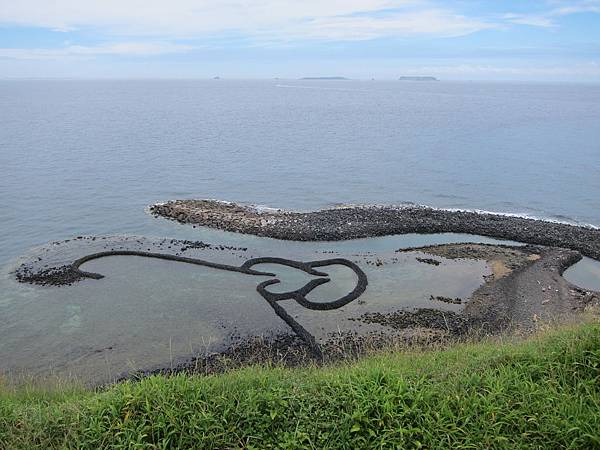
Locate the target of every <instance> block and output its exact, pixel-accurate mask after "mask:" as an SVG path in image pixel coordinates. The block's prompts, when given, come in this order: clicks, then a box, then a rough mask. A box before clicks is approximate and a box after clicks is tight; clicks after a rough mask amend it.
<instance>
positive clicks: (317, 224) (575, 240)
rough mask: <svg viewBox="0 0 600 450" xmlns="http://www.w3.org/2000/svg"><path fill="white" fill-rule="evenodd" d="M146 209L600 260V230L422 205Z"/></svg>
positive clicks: (331, 234)
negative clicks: (473, 237)
mask: <svg viewBox="0 0 600 450" xmlns="http://www.w3.org/2000/svg"><path fill="white" fill-rule="evenodd" d="M149 210H150V212H151V213H152V214H154V215H156V216H160V217H165V218H168V219H172V220H176V221H178V222H180V223H189V224H195V225H201V226H206V227H211V228H217V229H221V230H225V231H233V232H238V233H245V234H253V235H256V236H264V237H271V238H276V239H284V240H295V241H337V240H346V239H356V238H366V237H374V236H385V235H393V234H407V233H419V234H433V233H466V234H477V235H481V236H489V237H493V238H498V239H508V240H513V241H519V242H523V243H527V244H534V245H545V246H549V247H561V248H568V249H571V250H576V251H579V252H581V253H582V254H583V255H584V256H588V257H590V258H593V259H598V260H600V229H596V228H592V227H583V226H576V225H569V224H564V223H555V222H549V221H543V220H537V219H529V218H523V217H515V216H506V215H501V214H491V213H489V214H488V213H478V212H472V211H450V210H441V209H434V208H429V207H424V206H351V207H342V208H333V209H323V210H319V211H312V212H293V211H282V210H265V211H263V210H259V209H257V208H253V207H249V206H244V205H239V204H235V203H227V202H220V201H215V200H173V201H169V202H166V203H158V204H155V205H152V206H150V208H149Z"/></svg>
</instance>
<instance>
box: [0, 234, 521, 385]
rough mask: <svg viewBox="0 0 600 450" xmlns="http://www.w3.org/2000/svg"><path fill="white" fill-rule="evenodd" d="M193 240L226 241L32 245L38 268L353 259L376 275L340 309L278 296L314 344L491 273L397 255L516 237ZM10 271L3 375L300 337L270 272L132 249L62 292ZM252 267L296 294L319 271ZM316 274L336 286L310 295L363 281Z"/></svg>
mask: <svg viewBox="0 0 600 450" xmlns="http://www.w3.org/2000/svg"><path fill="white" fill-rule="evenodd" d="M197 237H198V239H205V240H206V241H209V242H213V243H218V244H224V245H225V244H227V245H228V246H227V247H221V246H218V245H217V246H212V247H209V248H195V247H193V246H192V247H189V248H185V249H183V247H187V246H186V245H182V244H181V243H180V242H179V243H173V241H169V240H156V239H150V238H140V237H116V238H104V239H103V238H97V239H82V240H72V241H70V242H65V243H60V244H50V245H48V246H44V247H42V248H40V249H37V250H35V251H32V253H31V254H30V255H27V257H26V259H27V260H28V261H36V262H37V263H38V264H40V265H41V266H42V267H43V266H45V265H52V264H60V263H69V262H72V261H73V260H74V259H76V258H78V257H81V256H83V255H85V254H90V253H95V252H98V251H102V249H103V248H107V246H108V247H120V248H122V249H144V250H157V251H162V252H168V253H172V254H177V253H179V254H183V255H185V256H187V257H191V258H201V259H203V260H208V261H213V262H219V263H222V264H230V265H236V266H239V265H241V264H242V263H243V262H244V261H246V260H248V259H250V258H254V257H261V256H277V257H285V258H289V259H295V260H299V261H313V260H321V259H329V258H346V259H348V260H351V261H353V262H355V263H356V264H358V265H359V267H360V268H361V269H362V270H363V271H364V272H365V273H366V275H367V278H368V281H369V284H368V287H367V289H366V291H365V292H364V293H363V294H362V295H361V296H360V297H359V298H358V299H356V300H354V301H353V302H351V303H349V304H347V305H345V306H344V307H342V308H339V309H335V310H332V311H315V310H309V309H306V308H304V307H303V306H301V305H299V304H298V303H297V302H295V301H294V300H286V301H282V302H280V303H281V306H283V307H284V308H285V310H286V311H287V313H288V314H290V315H291V316H292V317H294V319H295V320H296V321H297V322H298V323H300V324H301V325H302V326H303V327H304V328H305V329H306V330H307V331H308V332H309V333H311V334H312V335H313V336H314V337H315V339H316V340H317V341H318V342H323V341H324V340H326V339H327V338H328V336H330V335H332V334H335V333H340V332H345V331H352V332H355V333H359V334H360V333H364V332H367V331H369V330H373V329H378V328H381V326H379V325H368V326H367V325H366V324H363V325H359V324H358V323H357V322H356V321H353V320H350V319H356V318H358V317H360V316H361V315H362V314H364V313H371V312H381V313H386V312H392V311H397V310H413V309H415V308H436V309H440V310H447V311H459V310H460V309H461V308H463V307H464V304H447V303H443V302H439V301H436V300H432V299H431V298H432V296H433V297H434V298H435V297H436V296H443V297H450V298H461V299H463V300H467V299H468V298H469V296H470V295H471V294H472V293H473V291H475V290H476V289H477V288H478V287H479V286H481V285H482V284H483V282H484V281H485V280H484V277H487V276H489V275H490V273H491V269H490V267H488V265H487V263H486V262H485V261H481V260H465V259H463V260H461V259H453V260H449V259H445V258H442V257H438V256H436V257H434V258H435V259H436V260H438V261H439V262H440V264H439V265H431V264H426V263H423V262H420V261H418V260H417V258H418V257H424V256H425V255H424V254H422V253H420V252H417V251H412V252H397V251H396V250H398V249H401V248H409V247H418V246H424V245H432V244H442V243H461V242H479V243H492V244H512V245H514V244H515V243H514V242H507V241H498V240H495V239H489V238H485V237H480V236H472V235H459V234H439V235H402V236H388V237H378V238H369V239H358V240H351V241H339V242H283V241H276V240H273V239H267V238H258V237H252V236H240V235H233V234H231V233H224V232H210V231H207V232H206V235H205V234H203V233H200V234H199V235H198V236H197ZM216 237H219V238H220V239H218V240H217V239H214V238H216ZM211 238H213V239H211ZM227 238H229V239H227ZM429 257H430V256H429ZM38 258H39V262H38ZM22 261H23V260H21V261H18V262H17V263H20V262H22ZM14 268H15V266H14V265H13V266H12V267H10V268H7V269H6V270H5V271H4V272H3V277H2V280H0V288H1V289H2V291H3V296H2V298H1V299H0V313H1V314H2V317H3V319H4V320H3V325H2V326H0V361H1V364H2V365H1V371H2V372H3V373H4V374H5V375H8V376H10V377H15V378H17V379H18V378H19V377H21V376H23V375H27V376H40V377H43V376H48V375H58V376H60V377H73V378H76V379H79V380H81V381H83V382H85V383H102V382H108V381H111V380H113V379H115V378H117V377H119V376H123V375H125V374H127V373H131V372H133V371H137V370H150V369H153V368H159V367H162V368H164V367H169V366H170V365H175V364H177V363H178V362H181V361H183V360H186V359H188V358H190V357H192V356H204V355H208V354H211V353H213V352H220V351H223V350H225V349H226V348H227V347H228V346H230V345H231V344H232V343H234V342H236V341H237V340H239V339H244V338H248V337H252V336H273V335H277V334H282V333H292V331H291V329H290V328H289V327H288V325H287V324H286V323H285V322H284V321H283V320H282V319H281V318H280V317H279V316H277V315H276V314H275V312H274V310H273V308H272V307H271V306H270V305H269V303H268V302H267V301H266V300H265V299H263V298H262V297H261V296H260V295H259V294H258V292H257V291H256V287H257V285H258V284H259V283H261V282H262V281H265V279H267V278H266V277H263V276H253V275H248V274H242V273H236V272H226V271H223V270H218V269H214V268H209V267H200V266H194V265H190V264H185V263H181V262H173V261H164V260H156V259H149V258H141V257H136V256H110V257H105V258H101V259H97V260H93V261H90V262H87V263H85V264H83V265H82V266H81V269H82V270H85V271H90V272H98V273H101V274H102V275H104V276H105V278H103V279H100V280H92V279H84V280H81V281H79V282H76V283H74V284H73V285H71V286H59V287H56V286H35V285H29V284H23V283H18V282H17V281H16V280H15V277H14V273H12V270H14ZM255 268H256V269H257V270H264V271H269V272H273V273H276V274H277V277H278V278H279V279H280V280H281V283H279V284H276V285H271V286H269V287H268V289H269V290H270V291H271V292H285V291H290V290H294V289H297V288H299V287H301V286H303V285H304V284H306V283H307V282H308V281H310V279H311V278H314V277H312V276H310V275H308V274H306V273H304V272H302V271H300V270H298V269H294V268H290V267H285V266H281V265H278V264H261V265H257V266H256V267H255ZM319 270H322V271H323V272H326V273H327V274H328V275H329V277H330V280H331V281H330V282H328V283H325V284H323V285H321V286H319V287H318V288H316V289H315V290H313V291H312V292H310V294H308V296H307V299H308V300H311V301H314V302H327V301H331V300H334V299H336V298H339V297H341V296H343V295H345V294H347V293H348V292H349V291H350V290H352V289H353V288H354V286H355V285H356V274H355V273H354V272H353V271H352V270H350V269H349V268H347V267H344V266H331V267H322V268H320V269H319Z"/></svg>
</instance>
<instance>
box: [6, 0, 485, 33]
mask: <svg viewBox="0 0 600 450" xmlns="http://www.w3.org/2000/svg"><path fill="white" fill-rule="evenodd" d="M4 3H6V4H5V5H3V6H2V8H0V23H7V24H16V25H23V26H36V27H45V28H49V29H54V30H61V31H66V30H73V29H77V28H93V29H100V30H101V31H103V32H104V33H109V34H112V35H119V36H160V37H163V38H164V37H168V38H169V39H178V38H199V37H204V36H210V35H217V34H221V33H239V34H244V35H250V36H259V37H263V38H264V37H267V36H270V37H271V38H275V39H278V38H280V39H283V40H286V39H289V38H295V39H297V38H302V37H307V38H321V39H369V38H375V37H379V36H390V35H412V34H424V33H425V34H439V35H443V36H448V35H450V36H455V35H461V34H468V33H472V32H474V31H477V30H480V29H484V28H488V27H489V24H486V23H484V22H483V21H479V20H476V19H468V18H465V17H463V16H460V15H457V14H454V13H452V12H451V11H446V10H441V9H436V8H435V7H432V6H431V5H430V2H429V1H427V0H222V1H218V0H170V1H168V2H167V1H164V0H102V1H86V0H54V1H48V0H18V1H12V2H8V1H5V2H4Z"/></svg>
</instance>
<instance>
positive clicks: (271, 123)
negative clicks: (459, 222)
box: [0, 79, 600, 384]
mask: <svg viewBox="0 0 600 450" xmlns="http://www.w3.org/2000/svg"><path fill="white" fill-rule="evenodd" d="M185 198H212V199H219V200H227V201H234V202H239V203H244V204H253V205H257V206H260V207H265V208H268V207H274V208H283V209H293V210H303V211H307V210H315V209H320V208H327V207H332V206H337V205H343V204H396V205H403V204H420V205H428V206H432V207H436V208H448V209H468V210H481V211H493V212H500V213H504V214H517V215H524V216H530V217H537V218H544V219H547V220H554V221H561V222H568V223H574V224H581V225H589V226H600V84H598V85H592V84H589V85H583V84H518V83H480V82H477V83H475V82H443V81H441V82H411V81H350V80H260V81H259V80H252V81H249V80H223V79H221V80H203V81H201V80H198V81H191V80H185V81H184V80H179V81H175V80H169V81H167V80H121V81H117V80H111V81H108V80H102V81H99V80H98V81H92V80H87V81H82V80H60V81H59V80H4V81H0V200H1V204H0V315H1V316H2V317H3V319H4V320H3V322H2V325H0V376H6V377H9V379H11V380H15V381H16V382H19V380H28V379H29V377H31V376H35V377H54V376H56V377H59V378H60V379H63V378H68V379H71V378H74V379H75V380H76V381H77V382H83V383H91V384H95V383H103V382H110V381H112V380H115V379H117V378H119V377H120V376H121V375H123V374H130V373H132V372H135V371H138V370H149V369H152V368H164V367H173V364H176V363H177V362H178V361H186V360H187V359H189V358H190V357H194V356H202V355H209V354H212V353H213V352H215V351H222V350H224V349H226V348H228V346H229V345H231V344H232V343H234V342H237V341H236V340H237V339H246V338H254V337H256V336H269V335H271V334H273V333H289V332H290V330H289V329H287V328H286V325H285V323H284V322H282V321H281V319H280V318H279V317H278V316H277V315H275V314H274V312H273V310H272V308H271V307H270V306H269V304H268V303H266V302H265V300H264V299H263V298H262V297H260V296H259V294H258V293H257V291H256V286H257V284H258V283H259V282H260V281H261V280H258V281H257V279H256V277H254V278H253V277H248V276H245V275H243V276H240V274H233V275H232V273H231V272H224V271H217V270H215V269H209V268H206V267H198V266H192V265H186V264H182V263H178V264H177V263H172V262H171V263H170V262H168V261H158V260H148V259H144V258H136V257H134V256H128V257H127V256H126V257H123V256H120V257H119V256H113V257H109V258H103V259H100V260H96V261H92V262H88V263H86V264H85V265H84V266H85V267H82V268H83V270H88V271H92V272H98V273H101V274H103V275H105V278H103V279H102V280H84V281H80V282H79V283H75V284H74V285H72V286H62V287H57V286H53V287H49V286H33V285H29V284H23V283H18V282H17V281H16V279H15V274H14V270H15V268H16V267H18V264H19V263H20V261H23V258H29V261H31V260H34V261H38V262H39V264H42V265H43V264H44V263H45V262H46V261H51V260H52V258H55V259H56V258H58V259H59V260H61V258H62V259H64V260H69V261H71V260H72V259H73V258H74V256H72V255H75V254H78V255H80V256H81V255H84V254H89V253H90V252H96V251H99V249H100V250H102V248H101V246H102V245H104V243H105V242H115V243H116V244H115V245H117V246H119V245H121V244H122V243H124V242H136V243H138V242H139V243H144V246H146V243H148V242H153V241H152V240H153V239H159V240H160V239H164V238H179V239H194V240H203V241H205V242H208V243H214V244H225V245H228V246H229V247H227V248H225V250H223V251H221V250H216V249H214V250H210V251H209V250H205V249H194V250H192V251H187V252H186V253H185V254H186V255H187V256H192V257H197V258H203V259H207V260H209V261H212V262H221V263H226V264H229V265H236V266H239V265H240V264H241V263H242V262H243V261H244V260H247V259H248V258H252V257H259V256H280V257H287V258H292V259H297V260H301V261H311V260H315V259H324V258H325V259H326V258H330V257H332V256H331V255H337V257H345V258H350V259H353V260H356V261H357V263H358V264H359V265H360V266H361V267H362V268H363V269H364V270H365V273H366V274H367V277H368V279H369V285H368V288H367V291H366V292H365V293H364V295H363V296H361V299H360V301H356V302H353V303H352V304H350V305H347V306H346V307H344V308H340V309H339V310H335V311H331V312H328V314H324V313H323V312H319V313H318V314H317V313H315V312H314V311H309V310H307V309H306V308H303V307H301V306H299V305H297V304H295V303H294V301H292V300H288V302H287V303H285V302H282V305H283V308H284V309H285V310H286V311H289V314H292V315H293V316H294V317H295V318H296V319H295V320H298V321H299V322H301V323H302V325H303V326H304V327H306V329H308V330H309V332H310V333H312V334H313V335H314V336H315V338H318V339H326V338H327V337H328V336H330V333H336V332H338V333H342V332H344V331H348V330H350V331H351V332H357V330H359V328H355V325H354V324H355V323H356V322H354V321H349V320H347V319H348V317H350V318H356V317H360V315H361V314H363V313H365V312H372V311H379V312H381V311H383V312H386V311H388V312H389V311H397V310H411V309H414V308H432V307H435V308H441V309H448V308H450V310H459V309H460V308H462V306H459V305H449V306H448V305H445V304H439V305H437V304H433V303H432V298H435V296H443V297H451V298H455V297H461V298H468V297H469V295H470V293H471V292H473V290H474V289H476V288H477V287H478V286H479V285H481V284H482V283H483V282H484V280H485V279H486V277H488V276H489V274H490V268H489V267H488V266H487V265H486V264H485V263H484V262H482V261H468V260H465V261H451V260H444V261H443V263H442V264H441V265H439V266H433V265H430V264H423V263H422V262H420V261H419V260H418V259H417V256H418V253H417V254H404V253H398V252H397V249H399V248H409V247H416V246H423V245H427V244H432V243H449V242H472V241H477V242H487V243H499V241H496V240H493V239H489V238H485V237H481V236H469V235H457V234H440V235H403V236H386V237H379V238H369V239H359V240H354V241H347V242H335V243H331V242H330V243H327V242H325V243H323V242H316V243H305V242H284V241H276V240H273V239H267V238H259V237H253V236H243V235H239V234H235V233H227V232H222V231H217V230H209V229H206V228H200V227H196V228H193V227H192V226H189V225H181V224H178V223H176V222H173V221H169V220H166V219H160V218H155V217H152V216H151V215H149V214H148V212H147V211H148V209H147V207H148V205H150V204H153V203H156V202H162V201H166V200H170V199H185ZM78 236H101V237H102V238H100V239H98V240H86V239H75V240H73V238H76V237H78ZM107 236H112V237H107ZM115 236H116V237H115ZM104 239H107V240H104ZM64 240H70V242H69V243H63V244H60V245H56V244H52V242H56V241H64ZM162 242H165V241H164V240H163V241H162ZM170 242H171V241H170ZM501 243H506V242H504V241H503V242H501ZM136 245H137V244H136ZM140 245H142V244H140ZM169 245H170V244H169ZM173 245H175V244H173ZM99 246H100V247H99ZM144 248H145V247H144ZM168 248H171V247H168ZM234 248H237V249H238V250H235V251H234V250H233V249H234ZM240 248H243V249H242V250H240ZM230 249H231V250H230ZM170 251H171V252H174V251H176V250H173V249H172V250H170ZM183 251H184V250H183V249H181V252H183ZM69 252H72V253H69ZM38 255H39V257H40V258H41V259H40V260H38V259H37V257H38ZM327 255H329V256H327ZM69 258H71V259H69ZM341 269H344V268H343V267H342V268H341ZM273 271H274V273H276V274H277V276H278V277H279V279H281V281H282V283H281V284H278V285H277V286H279V289H283V290H284V291H285V290H290V291H291V290H293V289H296V288H298V286H302V285H303V284H304V283H306V282H307V281H306V279H305V278H306V274H303V273H301V272H300V273H299V271H298V270H295V269H292V268H285V267H283V268H282V267H276V268H273ZM327 273H328V274H329V276H330V277H331V282H330V283H328V284H327V285H326V286H324V287H323V288H319V289H320V290H318V291H315V292H312V291H311V293H310V294H309V295H311V296H314V299H313V300H315V301H325V300H331V299H329V297H332V298H338V297H340V296H342V295H344V294H345V293H347V292H349V291H350V290H351V289H352V288H353V286H354V284H355V282H356V280H355V276H354V275H353V273H349V274H348V273H344V272H343V270H341V271H340V268H339V267H338V268H337V269H336V268H335V267H329V268H328V269H327ZM565 277H566V278H567V279H568V280H569V281H571V282H572V283H574V284H577V285H579V286H581V287H583V288H586V289H595V290H600V262H598V261H594V260H591V259H589V258H585V259H584V260H583V261H581V262H579V263H577V264H575V265H574V266H573V267H571V268H570V269H569V270H568V271H567V272H566V273H565ZM323 289H324V290H323ZM359 326H360V325H359ZM348 327H350V328H348ZM360 330H363V331H365V330H364V328H360Z"/></svg>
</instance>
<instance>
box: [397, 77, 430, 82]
mask: <svg viewBox="0 0 600 450" xmlns="http://www.w3.org/2000/svg"><path fill="white" fill-rule="evenodd" d="M398 80H400V81H440V80H438V79H437V78H436V77H410V76H404V77H400V78H398Z"/></svg>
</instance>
